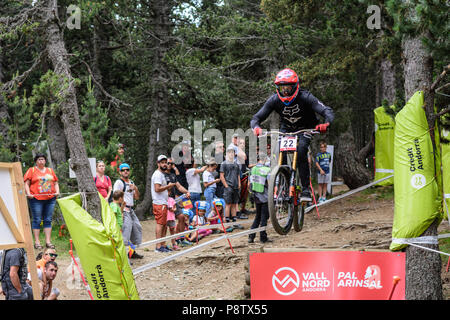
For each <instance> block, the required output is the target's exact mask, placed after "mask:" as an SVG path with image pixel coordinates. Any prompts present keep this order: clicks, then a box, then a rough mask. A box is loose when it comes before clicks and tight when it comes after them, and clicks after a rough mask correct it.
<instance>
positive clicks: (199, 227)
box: [136, 219, 253, 248]
mask: <svg viewBox="0 0 450 320" xmlns="http://www.w3.org/2000/svg"><path fill="white" fill-rule="evenodd" d="M250 223H253V220H250V219H249V220H248V221H242V222H241V221H239V222H238V221H236V222H227V223H224V224H223V225H224V227H231V226H233V225H236V224H244V225H245V224H250ZM199 229H222V227H221V225H220V224H207V225H203V226H198V227H197V228H194V229H191V230H187V231H183V232H179V233H175V234H172V235H170V236H166V237H164V238H158V239H153V240H150V241H146V242H143V243H141V244H139V245H137V246H136V248H144V247H148V246H150V245H152V244H156V243H159V242H164V241H167V240H171V239H173V238H178V237H179V236H182V235H185V234H189V233H192V232H195V231H197V230H199Z"/></svg>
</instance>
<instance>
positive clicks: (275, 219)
mask: <svg viewBox="0 0 450 320" xmlns="http://www.w3.org/2000/svg"><path fill="white" fill-rule="evenodd" d="M289 180H290V168H289V167H288V166H276V167H275V168H273V170H272V172H271V173H270V178H269V189H268V205H269V215H270V221H271V222H272V226H273V228H274V229H275V231H276V232H277V233H279V234H281V235H285V234H287V233H288V232H289V230H291V227H292V223H293V221H294V203H293V199H291V198H290V197H289V185H290V184H289Z"/></svg>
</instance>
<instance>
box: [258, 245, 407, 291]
mask: <svg viewBox="0 0 450 320" xmlns="http://www.w3.org/2000/svg"><path fill="white" fill-rule="evenodd" d="M394 276H397V277H400V279H403V281H400V283H398V285H397V286H395V287H394V286H393V277H394ZM404 279H405V254H404V253H393V252H364V251H359V252H358V251H328V252H325V251H322V252H280V253H254V254H252V255H251V256H250V281H251V295H252V299H258V300H259V299H261V300H263V299H266V300H267V299H270V300H279V299H295V300H301V299H309V300H338V299H339V300H345V299H351V300H359V299H364V300H380V299H388V297H389V295H390V293H391V292H392V293H393V295H392V299H397V300H398V299H401V300H403V299H404V298H405V281H404ZM393 289H395V290H393ZM392 290H393V291H392Z"/></svg>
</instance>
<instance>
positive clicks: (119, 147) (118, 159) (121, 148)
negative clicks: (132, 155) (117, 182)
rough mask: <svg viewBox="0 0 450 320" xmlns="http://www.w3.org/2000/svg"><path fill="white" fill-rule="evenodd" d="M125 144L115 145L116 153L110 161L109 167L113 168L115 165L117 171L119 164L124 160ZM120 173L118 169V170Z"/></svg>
mask: <svg viewBox="0 0 450 320" xmlns="http://www.w3.org/2000/svg"><path fill="white" fill-rule="evenodd" d="M124 154H125V146H124V145H123V144H122V143H119V144H118V145H117V154H116V156H115V157H114V161H112V162H111V168H112V169H114V168H116V167H117V171H119V170H120V168H119V167H120V165H121V164H122V163H123V162H125V156H124ZM119 173H120V171H119Z"/></svg>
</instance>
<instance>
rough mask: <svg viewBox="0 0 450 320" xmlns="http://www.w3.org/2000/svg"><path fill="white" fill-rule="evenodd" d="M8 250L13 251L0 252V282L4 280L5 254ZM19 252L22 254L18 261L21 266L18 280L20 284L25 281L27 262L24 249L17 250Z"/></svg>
mask: <svg viewBox="0 0 450 320" xmlns="http://www.w3.org/2000/svg"><path fill="white" fill-rule="evenodd" d="M10 250H14V249H8V250H0V281H3V278H4V273H5V261H6V253H7V252H8V251H10ZM19 250H20V252H21V253H22V257H21V259H20V262H21V266H20V268H19V279H20V281H21V282H23V281H25V280H26V279H27V262H28V261H27V257H26V255H25V249H23V248H19Z"/></svg>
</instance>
